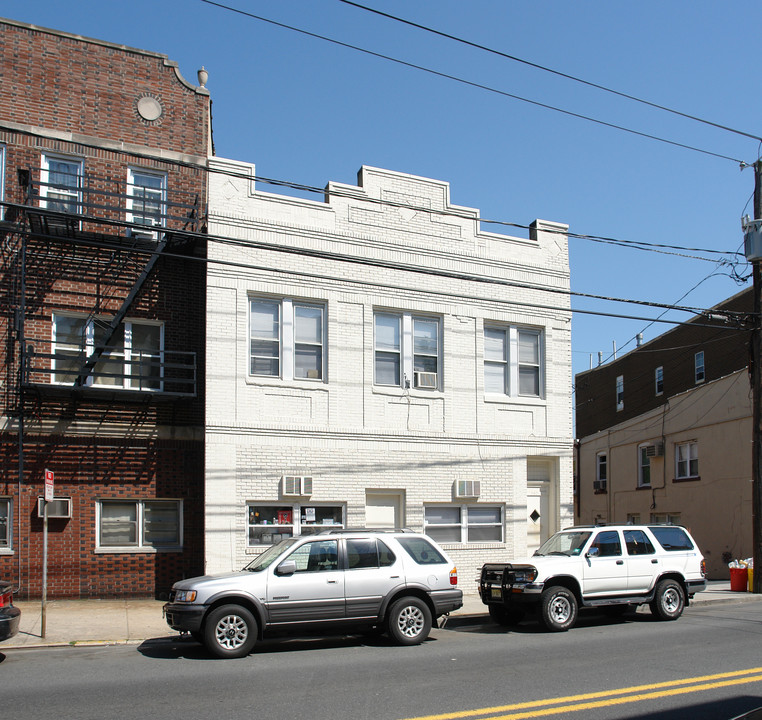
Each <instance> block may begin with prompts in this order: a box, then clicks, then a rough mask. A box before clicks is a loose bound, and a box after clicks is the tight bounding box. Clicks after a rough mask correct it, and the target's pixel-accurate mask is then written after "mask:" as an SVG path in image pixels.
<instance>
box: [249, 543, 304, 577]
mask: <svg viewBox="0 0 762 720" xmlns="http://www.w3.org/2000/svg"><path fill="white" fill-rule="evenodd" d="M295 542H296V538H287V539H286V540H281V541H280V542H279V543H278V544H277V545H273V546H272V547H270V548H267V550H265V551H264V552H263V553H262V554H261V555H259V556H257V557H256V558H254V560H252V561H251V562H250V563H249V564H248V565H246V566H245V567H244V570H247V571H248V572H260V571H261V570H264V569H265V568H267V567H269V566H270V565H272V564H273V562H275V561H276V560H277V559H278V558H279V557H280V556H281V555H283V553H285V552H286V551H287V550H288V549H289V548H290V547H291V546H292V545H293V544H294V543H295Z"/></svg>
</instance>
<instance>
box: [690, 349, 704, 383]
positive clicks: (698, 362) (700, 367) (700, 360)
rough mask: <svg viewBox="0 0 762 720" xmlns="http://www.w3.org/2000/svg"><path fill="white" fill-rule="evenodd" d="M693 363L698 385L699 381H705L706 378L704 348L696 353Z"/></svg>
mask: <svg viewBox="0 0 762 720" xmlns="http://www.w3.org/2000/svg"><path fill="white" fill-rule="evenodd" d="M693 363H694V368H695V380H696V384H697V385H698V384H699V383H702V382H704V379H705V378H706V373H705V368H704V351H703V350H701V351H700V352H697V353H696V355H695V357H694V359H693Z"/></svg>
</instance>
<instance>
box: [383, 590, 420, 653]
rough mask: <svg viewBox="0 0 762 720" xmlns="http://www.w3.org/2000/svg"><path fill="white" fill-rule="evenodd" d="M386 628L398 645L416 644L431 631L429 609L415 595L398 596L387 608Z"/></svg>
mask: <svg viewBox="0 0 762 720" xmlns="http://www.w3.org/2000/svg"><path fill="white" fill-rule="evenodd" d="M386 629H387V632H388V633H389V636H390V637H391V638H392V640H394V642H396V643H397V644H398V645H418V644H419V643H422V642H423V641H424V640H425V639H426V638H427V637H428V636H429V632H430V631H431V610H429V606H428V605H427V604H426V603H425V602H424V601H423V600H420V599H419V598H417V597H403V598H400V599H399V600H397V601H396V602H395V603H394V604H393V605H392V607H391V609H390V610H389V615H388V617H387V621H386Z"/></svg>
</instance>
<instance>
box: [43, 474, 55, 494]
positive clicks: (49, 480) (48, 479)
mask: <svg viewBox="0 0 762 720" xmlns="http://www.w3.org/2000/svg"><path fill="white" fill-rule="evenodd" d="M54 483H55V478H54V476H53V471H52V470H46V471H45V502H53V494H54V489H55V484H54Z"/></svg>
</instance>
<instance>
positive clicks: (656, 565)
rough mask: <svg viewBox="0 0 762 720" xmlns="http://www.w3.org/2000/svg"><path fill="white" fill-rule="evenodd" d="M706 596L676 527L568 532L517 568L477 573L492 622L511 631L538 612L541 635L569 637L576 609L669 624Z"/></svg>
mask: <svg viewBox="0 0 762 720" xmlns="http://www.w3.org/2000/svg"><path fill="white" fill-rule="evenodd" d="M704 589H706V564H705V562H704V557H703V555H702V554H701V552H700V551H699V549H698V547H697V546H696V543H695V542H694V541H693V538H691V536H690V534H689V533H688V531H687V530H686V529H685V528H683V527H680V526H678V525H647V526H646V525H607V526H581V527H572V528H568V529H566V530H563V531H561V532H559V533H556V534H555V535H553V537H551V538H550V539H548V540H547V541H546V542H545V543H543V545H542V546H541V547H540V548H539V549H538V550H537V551H536V552H535V553H534V555H533V556H532V557H531V558H529V559H527V560H523V561H520V562H512V563H488V564H486V565H484V566H483V567H482V571H481V578H480V582H479V593H480V595H481V598H482V602H483V603H484V604H485V605H487V607H488V608H489V614H490V616H491V617H492V619H493V620H495V621H496V622H498V623H500V624H502V625H510V624H514V623H516V622H519V621H520V620H521V619H522V618H523V616H524V613H525V610H527V609H533V610H537V611H538V612H539V614H540V619H541V620H542V622H543V624H544V625H545V627H546V628H547V629H548V630H552V631H560V630H568V629H569V628H571V627H573V626H574V623H575V622H576V620H577V611H578V608H579V607H596V606H599V607H605V608H607V610H608V611H609V612H611V613H621V612H624V611H626V610H628V609H631V608H635V607H637V606H638V605H642V604H645V603H648V604H649V605H650V608H651V612H652V613H653V614H654V615H655V616H656V617H658V618H659V619H660V620H676V619H677V618H678V617H680V615H681V614H682V612H683V608H684V607H685V606H686V605H687V604H688V602H689V600H690V598H692V597H693V595H694V593H696V592H699V591H700V590H704Z"/></svg>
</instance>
